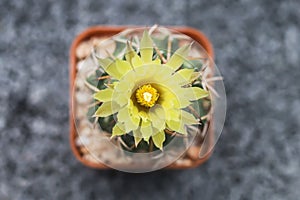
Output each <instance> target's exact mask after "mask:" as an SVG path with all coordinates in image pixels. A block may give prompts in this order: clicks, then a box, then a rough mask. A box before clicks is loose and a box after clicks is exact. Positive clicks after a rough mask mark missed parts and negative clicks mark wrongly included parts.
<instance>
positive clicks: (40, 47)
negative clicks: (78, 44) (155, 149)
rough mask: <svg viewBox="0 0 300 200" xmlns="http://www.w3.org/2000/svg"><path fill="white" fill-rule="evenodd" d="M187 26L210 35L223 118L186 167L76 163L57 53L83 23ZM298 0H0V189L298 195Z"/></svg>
mask: <svg viewBox="0 0 300 200" xmlns="http://www.w3.org/2000/svg"><path fill="white" fill-rule="evenodd" d="M155 23H157V24H160V25H187V26H192V27H195V28H197V29H200V30H202V31H203V32H204V33H205V34H206V35H207V36H208V37H209V38H210V39H211V41H212V43H213V45H214V48H215V53H216V64H217V65H218V66H219V69H220V71H221V72H222V74H223V76H224V79H225V86H226V90H227V98H228V99H227V100H228V109H227V120H226V123H225V128H224V131H223V134H222V136H221V138H220V140H219V142H218V144H217V147H216V149H215V152H214V154H213V156H212V157H211V159H210V160H209V161H208V162H207V163H205V164H204V165H202V166H200V167H198V168H196V169H192V170H186V171H157V172H153V173H148V174H126V173H121V172H117V171H97V170H92V169H89V168H86V167H84V166H82V165H81V164H80V163H79V162H78V161H76V160H75V158H74V156H73V155H72V153H71V151H70V148H69V138H68V137H69V136H68V132H69V124H68V112H69V108H68V98H69V93H68V91H69V84H68V59H69V58H68V56H69V48H70V44H71V42H72V40H73V39H74V37H75V36H76V35H77V34H79V33H80V32H81V31H83V30H84V29H86V28H87V27H89V26H92V25H100V24H113V25H127V24H134V25H153V24H155ZM299 41H300V2H299V1H296V0H295V1H288V0H287V1H272V0H269V1H260V0H241V1H238V0H236V1H234V0H228V1H220V0H212V1H201V0H188V1H184V0H173V1H171V0H166V1H158V0H151V1H149V0H139V1H132V0H127V1H125V0H124V1H120V0H113V1H99V0H98V1H97V0H94V1H92V0H73V1H72V0H62V1H58V0H57V1H20V0H0V133H1V135H0V199H1V200H6V199H22V200H24V199H74V200H75V199H157V200H158V199H213V200H216V199H233V200H235V199H243V200H246V199H271V200H281V199H288V200H296V199H299V198H300V190H299V188H300V156H299V155H300V131H299V129H300V86H299V85H300V66H299V65H300V58H299V55H300V42H299Z"/></svg>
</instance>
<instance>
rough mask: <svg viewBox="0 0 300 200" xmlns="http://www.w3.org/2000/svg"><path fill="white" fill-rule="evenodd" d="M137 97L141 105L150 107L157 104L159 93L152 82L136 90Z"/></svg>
mask: <svg viewBox="0 0 300 200" xmlns="http://www.w3.org/2000/svg"><path fill="white" fill-rule="evenodd" d="M135 97H136V100H137V102H138V103H139V104H140V105H142V106H145V107H148V108H150V107H152V106H154V105H155V103H156V101H157V99H158V97H159V93H158V92H157V90H156V89H155V88H154V87H152V86H151V85H150V84H146V85H143V86H141V87H139V88H138V89H137V90H136V92H135Z"/></svg>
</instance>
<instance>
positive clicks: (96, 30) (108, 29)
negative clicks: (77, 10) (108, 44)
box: [69, 26, 214, 169]
mask: <svg viewBox="0 0 300 200" xmlns="http://www.w3.org/2000/svg"><path fill="white" fill-rule="evenodd" d="M126 28H129V27H127V26H95V27H90V28H88V29H86V30H85V31H84V32H82V33H80V34H79V35H77V36H76V37H75V39H74V40H73V42H72V46H71V49H70V58H69V59H70V71H69V73H70V116H69V120H70V122H69V123H70V145H71V149H72V152H73V154H74V155H75V157H76V158H77V160H79V161H80V162H81V163H82V164H84V165H86V166H88V167H91V168H95V169H110V168H109V167H107V166H106V165H104V164H101V163H94V162H91V161H88V160H85V159H83V157H82V155H81V153H80V150H79V149H78V147H77V146H76V144H75V138H76V129H75V122H74V118H73V112H74V110H73V107H72V97H73V90H72V89H73V86H74V82H75V77H76V73H77V72H76V65H77V61H78V60H77V57H76V49H77V47H78V45H79V44H80V43H81V42H83V41H87V40H89V39H90V38H92V37H109V36H113V35H116V34H118V33H120V32H121V31H123V30H125V29H126ZM131 28H132V27H131ZM169 28H171V29H174V30H177V31H178V32H181V33H183V34H185V35H188V36H190V37H191V38H193V39H194V40H196V41H197V42H198V43H200V44H201V45H202V47H203V48H204V49H205V50H206V52H207V54H208V55H209V57H210V58H211V59H213V57H214V51H213V47H212V44H211V42H210V41H209V40H208V38H207V37H206V36H205V35H204V34H203V33H202V32H200V31H198V30H196V29H194V28H190V27H169ZM211 132H212V131H211ZM208 134H209V145H213V140H214V134H213V133H208ZM190 150H191V149H190ZM211 154H212V150H210V151H208V152H207V153H206V154H205V155H204V156H203V157H202V158H201V159H197V158H194V159H191V160H192V164H191V165H189V166H186V165H178V164H176V165H175V164H171V165H169V166H168V167H166V169H186V168H194V167H197V166H199V165H200V164H202V163H204V162H205V161H206V160H208V159H209V157H210V155H211Z"/></svg>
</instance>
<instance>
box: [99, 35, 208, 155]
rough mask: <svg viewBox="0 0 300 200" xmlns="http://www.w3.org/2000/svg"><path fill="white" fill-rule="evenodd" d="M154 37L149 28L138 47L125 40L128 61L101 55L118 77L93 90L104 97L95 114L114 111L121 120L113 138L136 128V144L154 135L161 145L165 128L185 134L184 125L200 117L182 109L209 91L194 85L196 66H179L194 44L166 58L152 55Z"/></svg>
mask: <svg viewBox="0 0 300 200" xmlns="http://www.w3.org/2000/svg"><path fill="white" fill-rule="evenodd" d="M153 47H154V46H153V41H152V39H151V37H150V35H149V34H148V32H147V31H145V32H144V34H143V36H142V39H141V41H140V48H139V49H140V50H139V53H138V51H135V50H134V49H133V48H132V47H131V45H130V43H129V42H128V43H127V52H126V55H125V59H124V60H120V59H115V60H113V59H111V58H105V59H99V63H100V65H101V67H102V68H103V69H104V70H105V72H106V73H108V74H109V75H110V76H111V77H112V78H113V79H114V80H115V81H114V82H113V84H111V85H109V86H108V87H107V88H106V89H103V90H100V91H99V92H97V93H95V94H94V98H95V99H96V100H98V101H100V102H102V104H101V106H100V107H99V108H98V109H97V111H96V112H95V114H94V116H97V117H107V116H109V115H112V114H116V116H117V123H116V124H115V126H114V127H113V131H112V137H114V136H120V135H124V134H129V133H132V135H133V136H134V139H135V145H136V146H137V145H138V144H139V142H140V141H141V140H144V141H146V142H148V141H149V139H150V138H152V141H153V143H154V145H155V146H156V147H158V148H159V149H161V150H162V149H163V143H164V141H165V131H164V130H165V129H168V130H172V131H176V132H177V133H180V134H187V132H186V128H185V125H192V124H198V123H199V121H198V120H197V119H196V118H195V117H194V116H193V115H192V114H190V113H188V112H187V111H185V110H184V108H186V107H188V106H189V105H191V102H192V101H196V100H198V99H200V98H204V97H206V96H208V92H207V91H205V90H203V89H202V88H200V87H192V86H191V84H189V83H191V80H193V77H194V69H181V68H180V67H181V65H182V64H183V62H184V61H185V60H186V59H187V56H188V53H189V50H190V45H185V46H183V47H181V48H179V49H178V50H177V51H175V52H174V54H173V55H172V56H171V57H170V59H169V60H168V61H167V62H166V63H162V61H161V59H159V57H157V58H156V59H153V52H154V48H153Z"/></svg>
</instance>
